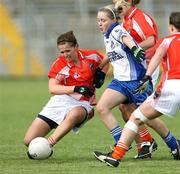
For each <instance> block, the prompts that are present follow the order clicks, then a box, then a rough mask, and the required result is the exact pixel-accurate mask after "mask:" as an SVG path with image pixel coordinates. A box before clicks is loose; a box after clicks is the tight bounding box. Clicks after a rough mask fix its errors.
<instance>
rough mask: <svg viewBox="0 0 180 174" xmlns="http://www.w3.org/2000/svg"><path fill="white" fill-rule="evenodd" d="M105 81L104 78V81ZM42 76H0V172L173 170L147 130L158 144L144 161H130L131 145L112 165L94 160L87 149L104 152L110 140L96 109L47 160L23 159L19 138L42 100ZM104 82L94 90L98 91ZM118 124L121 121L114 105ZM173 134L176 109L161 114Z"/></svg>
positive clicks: (177, 166) (165, 173)
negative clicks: (171, 113)
mask: <svg viewBox="0 0 180 174" xmlns="http://www.w3.org/2000/svg"><path fill="white" fill-rule="evenodd" d="M108 81H109V80H108V79H107V82H108ZM47 82H48V81H47V79H18V78H17V79H5V78H4V79H0V137H1V141H0V174H32V173H37V174H80V173H81V174H101V173H103V174H115V173H120V174H139V173H145V174H156V173H158V174H171V173H173V174H179V173H180V161H174V160H173V159H172V157H171V154H170V153H169V149H168V148H167V147H166V144H165V143H164V142H163V141H162V139H161V138H160V137H159V136H158V135H157V133H155V132H154V131H152V130H151V129H150V131H151V132H152V134H153V136H154V138H155V139H156V141H157V143H158V150H157V151H155V152H154V154H153V158H152V159H150V160H134V159H133V156H134V155H135V154H136V153H137V151H136V146H135V144H133V148H132V149H131V150H130V151H129V152H128V153H127V154H126V156H125V157H124V159H123V160H122V162H121V164H120V166H119V167H118V168H110V167H107V166H106V165H104V164H102V163H100V162H99V161H97V160H96V159H95V158H94V157H93V154H92V152H93V151H94V150H101V151H104V152H109V151H110V148H109V145H113V144H114V140H113V139H112V137H111V136H110V134H109V132H108V131H107V129H106V128H105V127H104V125H103V124H102V122H101V121H100V119H99V117H98V115H97V113H96V115H95V117H94V118H93V119H92V120H91V121H89V122H88V123H87V124H86V125H85V126H84V127H83V128H82V129H81V131H80V133H79V134H77V135H75V134H74V133H72V132H70V133H69V134H68V135H67V136H65V137H64V138H63V139H62V140H61V141H60V142H59V143H58V144H57V145H56V146H55V147H54V154H53V156H52V157H51V158H49V159H48V160H40V161H36V160H29V159H28V158H27V156H26V151H27V149H26V147H25V146H24V145H23V137H24V134H25V132H26V129H27V128H28V126H29V124H30V123H31V121H32V120H33V119H34V118H35V117H36V115H37V113H38V112H39V111H40V110H41V109H42V107H43V106H44V105H45V104H46V102H47V101H48V99H49V97H50V94H48V85H47ZM106 85H107V84H104V86H103V87H102V89H98V90H97V94H98V95H97V96H98V98H99V96H100V95H101V94H102V91H103V90H104V89H105V87H106ZM114 113H115V115H116V117H117V119H118V120H119V122H120V125H122V126H123V125H124V122H123V121H122V119H121V118H120V117H121V116H120V113H119V111H118V110H114ZM162 119H163V120H164V121H165V122H166V124H167V125H168V127H169V128H170V130H171V131H172V132H173V134H174V135H175V136H177V137H179V138H180V127H179V125H180V114H178V115H177V117H176V118H174V119H171V118H167V117H163V118H162Z"/></svg>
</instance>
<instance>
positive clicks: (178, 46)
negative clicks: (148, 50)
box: [158, 33, 180, 90]
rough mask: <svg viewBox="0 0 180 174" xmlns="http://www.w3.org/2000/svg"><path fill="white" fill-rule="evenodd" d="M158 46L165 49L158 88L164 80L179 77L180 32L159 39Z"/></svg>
mask: <svg viewBox="0 0 180 174" xmlns="http://www.w3.org/2000/svg"><path fill="white" fill-rule="evenodd" d="M159 47H163V49H164V50H166V55H165V56H164V58H163V61H162V68H163V72H162V75H161V80H160V83H159V85H158V90H160V89H161V88H162V86H163V84H164V81H165V80H170V79H180V52H179V50H180V33H176V34H173V35H170V36H167V37H165V38H164V39H161V43H160V45H159Z"/></svg>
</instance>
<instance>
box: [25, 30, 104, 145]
mask: <svg viewBox="0 0 180 174" xmlns="http://www.w3.org/2000/svg"><path fill="white" fill-rule="evenodd" d="M57 47H58V49H59V50H60V56H59V57H58V58H57V59H56V60H55V61H54V63H53V64H52V66H51V69H50V71H49V74H48V77H49V92H50V93H51V94H52V95H53V96H52V97H51V98H50V100H49V101H48V103H47V104H46V106H45V107H44V108H43V109H42V111H41V112H40V113H39V114H38V116H37V117H36V118H35V120H34V121H33V122H32V124H31V125H30V127H29V129H28V130H27V132H26V134H25V137H24V144H25V145H26V146H28V145H29V143H30V142H31V140H32V139H34V138H36V137H44V136H46V135H47V134H48V133H49V132H50V131H51V130H52V129H55V131H54V132H53V133H52V134H51V135H50V136H49V138H48V141H49V143H50V144H51V146H53V145H55V144H56V143H57V142H58V141H59V140H60V139H61V138H63V137H64V136H65V135H66V134H67V133H68V132H69V131H70V130H73V131H75V132H77V131H78V130H79V128H80V127H81V126H82V125H83V124H84V123H85V122H86V121H88V120H89V119H91V118H92V117H93V115H94V110H93V106H92V105H93V104H95V103H94V101H95V87H99V86H101V84H99V79H98V78H99V75H100V76H101V80H102V75H104V77H105V73H104V72H102V71H100V72H99V71H98V73H97V68H98V66H99V64H100V63H101V61H102V59H103V56H102V55H101V54H99V53H98V52H97V51H95V50H82V49H79V46H78V43H77V40H76V38H75V36H74V34H73V32H72V31H69V32H67V33H64V34H62V35H60V36H59V37H58V39H57ZM104 71H105V72H106V71H107V67H105V68H104ZM102 83H103V82H102Z"/></svg>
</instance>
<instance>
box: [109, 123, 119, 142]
mask: <svg viewBox="0 0 180 174" xmlns="http://www.w3.org/2000/svg"><path fill="white" fill-rule="evenodd" d="M110 132H111V135H112V136H113V137H114V139H115V141H116V142H118V140H119V138H120V136H121V133H122V130H121V127H120V126H116V127H115V128H113V129H112V130H111V131H110Z"/></svg>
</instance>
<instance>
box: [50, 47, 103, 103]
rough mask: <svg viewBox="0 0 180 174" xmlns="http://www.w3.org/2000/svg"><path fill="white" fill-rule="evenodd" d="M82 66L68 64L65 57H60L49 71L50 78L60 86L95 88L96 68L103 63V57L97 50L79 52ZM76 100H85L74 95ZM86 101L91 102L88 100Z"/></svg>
mask: <svg viewBox="0 0 180 174" xmlns="http://www.w3.org/2000/svg"><path fill="white" fill-rule="evenodd" d="M78 57H79V60H80V66H77V65H75V64H74V63H72V62H68V61H67V60H66V59H65V57H63V56H60V57H58V58H57V59H56V60H55V61H54V63H53V64H52V67H51V69H50V71H49V74H48V77H49V78H55V79H57V80H58V81H59V84H61V85H65V86H87V87H90V88H93V89H95V88H94V86H93V79H94V74H95V70H96V68H97V67H98V66H99V64H100V63H101V61H102V59H103V56H102V55H101V54H99V53H98V52H97V51H95V50H79V51H78ZM72 95H73V97H74V96H76V97H74V98H76V99H79V100H81V99H84V98H85V97H84V96H82V95H80V94H77V93H75V94H72ZM86 100H89V99H87V98H86Z"/></svg>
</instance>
